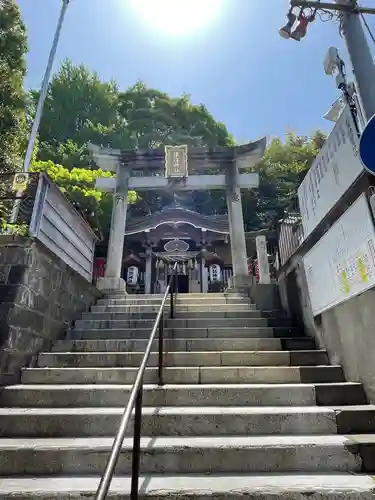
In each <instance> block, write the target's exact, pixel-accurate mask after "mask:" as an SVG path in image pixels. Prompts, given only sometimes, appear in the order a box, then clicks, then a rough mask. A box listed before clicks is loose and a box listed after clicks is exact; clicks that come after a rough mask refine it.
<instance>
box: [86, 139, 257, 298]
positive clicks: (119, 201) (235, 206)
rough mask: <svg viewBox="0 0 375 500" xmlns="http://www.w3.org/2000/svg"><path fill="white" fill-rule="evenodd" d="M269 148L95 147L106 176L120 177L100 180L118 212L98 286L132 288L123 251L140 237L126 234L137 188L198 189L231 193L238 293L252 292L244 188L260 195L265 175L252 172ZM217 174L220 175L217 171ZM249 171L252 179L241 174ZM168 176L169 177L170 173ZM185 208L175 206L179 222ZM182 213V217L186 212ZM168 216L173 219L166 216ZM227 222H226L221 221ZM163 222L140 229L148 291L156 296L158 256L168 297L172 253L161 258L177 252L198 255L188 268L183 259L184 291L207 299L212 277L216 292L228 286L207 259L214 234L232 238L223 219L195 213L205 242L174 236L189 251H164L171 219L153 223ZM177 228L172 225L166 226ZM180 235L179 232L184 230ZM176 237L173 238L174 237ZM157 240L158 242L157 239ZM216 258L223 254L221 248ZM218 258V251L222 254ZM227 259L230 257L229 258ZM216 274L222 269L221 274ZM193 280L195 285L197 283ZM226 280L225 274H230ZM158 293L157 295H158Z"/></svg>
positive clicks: (191, 215) (229, 221) (229, 218)
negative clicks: (161, 229)
mask: <svg viewBox="0 0 375 500" xmlns="http://www.w3.org/2000/svg"><path fill="white" fill-rule="evenodd" d="M265 147H266V139H265V138H263V139H260V140H258V141H255V142H251V143H249V144H243V145H241V146H236V147H231V148H220V147H217V148H200V147H198V148H197V147H193V146H189V147H188V146H187V145H180V146H165V147H164V148H160V149H150V150H146V151H141V150H137V151H120V150H110V149H105V148H101V147H98V146H94V145H92V144H91V145H89V149H90V150H91V153H92V155H93V158H94V160H95V163H96V165H97V166H98V167H99V168H102V169H103V170H109V171H112V172H116V177H105V178H98V179H97V181H96V187H97V188H98V189H99V190H101V191H110V192H113V210H112V221H111V227H110V238H109V245H108V255H107V262H106V269H105V275H104V277H103V278H101V279H100V280H98V283H97V286H98V288H99V289H102V290H123V291H124V292H125V291H126V282H125V280H124V279H122V277H121V272H122V267H123V265H122V264H123V253H124V240H125V234H126V233H127V236H131V235H132V234H133V235H134V234H135V233H134V231H129V230H128V231H127V229H126V215H127V203H128V192H129V190H135V191H144V190H146V191H149V190H155V191H164V192H166V193H176V192H179V193H183V192H185V193H189V192H192V191H206V190H213V189H218V190H224V191H225V192H226V200H227V210H228V213H227V214H226V215H225V218H226V225H227V226H228V233H229V237H230V254H231V271H232V276H231V278H230V284H229V283H228V285H229V287H230V288H237V289H239V288H241V287H245V288H247V287H248V286H249V285H250V283H251V279H249V273H248V263H247V249H246V240H245V229H244V222H243V213H242V204H241V189H249V188H250V189H252V188H257V187H258V186H259V176H258V174H257V173H255V172H250V171H249V170H250V169H251V167H252V166H253V165H254V164H255V163H257V162H258V161H259V160H260V159H261V157H262V156H263V153H264V151H265ZM212 170H214V171H215V173H211V171H212ZM243 170H245V172H244V173H242V172H241V171H243ZM163 172H164V176H163V175H162V174H163ZM176 208H177V207H174V212H175V213H174V214H173V215H174V216H177V212H178V211H177V210H176ZM179 212H181V211H179ZM164 215H165V214H164ZM219 217H220V216H219ZM154 219H163V214H161V213H156V214H155V213H154V214H149V215H147V216H146V217H145V218H144V220H143V222H141V223H139V224H138V226H139V227H138V232H140V231H139V229H140V226H142V227H143V230H144V231H145V234H146V235H147V237H146V238H145V239H146V243H147V247H146V254H147V255H146V259H147V265H146V269H145V274H146V279H145V291H146V293H150V290H152V288H153V287H152V265H153V258H154V257H156V260H157V262H156V269H157V272H156V281H155V283H156V293H163V291H164V289H165V287H166V277H167V275H168V272H169V264H168V262H167V260H166V259H165V255H163V256H161V260H160V259H159V257H158V254H160V253H162V254H164V252H167V253H172V254H173V260H174V259H175V256H176V253H177V254H178V253H182V254H186V253H187V251H189V252H190V251H191V252H192V253H193V254H194V255H193V256H191V257H190V258H189V259H188V260H187V262H185V259H182V260H181V263H182V264H183V267H184V272H183V273H182V274H181V275H180V276H181V277H180V278H179V281H178V287H179V291H180V292H181V293H187V292H189V291H190V292H191V293H197V292H199V291H201V292H203V293H205V292H206V291H208V286H207V282H208V279H210V281H212V282H213V283H214V285H215V287H216V286H219V284H218V283H216V282H220V287H221V288H222V287H223V286H224V283H223V280H222V278H223V276H222V273H221V269H220V273H218V272H217V273H216V274H214V273H211V274H210V275H209V276H208V273H207V266H206V265H205V259H206V253H207V252H206V250H207V249H206V246H207V235H209V233H212V234H228V233H227V232H226V230H223V229H222V228H221V227H220V226H221V224H220V223H219V221H218V220H215V219H217V217H215V216H208V215H203V214H199V213H197V212H192V211H191V210H190V211H189V210H188V211H187V215H186V217H185V219H189V220H188V221H187V222H188V224H190V225H191V226H192V227H193V228H195V229H198V230H199V231H200V232H201V233H202V237H201V238H199V239H198V240H197V239H195V240H193V241H195V248H194V249H192V248H190V246H191V245H190V244H188V243H187V242H186V241H185V237H184V238H182V235H181V234H176V235H174V237H173V236H172V240H171V245H172V246H173V245H175V246H176V245H177V246H181V245H182V246H186V245H187V249H186V248H185V249H184V248H181V249H180V248H177V246H176V248H175V249H171V248H169V246H170V245H169V244H168V243H166V244H165V245H164V248H163V249H161V248H158V246H159V243H160V241H161V240H162V239H163V238H166V235H165V234H164V235H162V234H161V235H160V236H161V238H159V240H157V241H152V239H151V238H150V236H151V232H152V231H154V230H157V228H158V226H160V225H161V224H162V223H163V221H162V220H159V221H157V220H156V221H155V223H154V224H152V225H151V220H154ZM164 222H167V223H168V222H172V221H168V220H167V221H164ZM183 222H184V219H182V220H181V218H180V217H178V218H177V220H175V221H173V223H174V225H175V227H178V226H180V225H181V223H183ZM177 232H179V231H177ZM168 239H169V237H168ZM155 240H156V238H155ZM214 250H215V252H216V249H214ZM215 252H214V253H215ZM221 260H222V259H221ZM215 269H216V268H215ZM189 274H190V281H189ZM223 275H224V273H223ZM151 293H152V292H151Z"/></svg>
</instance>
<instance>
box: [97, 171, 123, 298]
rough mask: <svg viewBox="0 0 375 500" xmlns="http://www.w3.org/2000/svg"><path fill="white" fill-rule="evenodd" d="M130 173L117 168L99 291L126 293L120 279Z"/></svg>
mask: <svg viewBox="0 0 375 500" xmlns="http://www.w3.org/2000/svg"><path fill="white" fill-rule="evenodd" d="M129 177H130V173H129V171H128V169H126V168H124V167H123V166H121V165H118V166H117V175H116V191H115V193H114V195H113V209H112V221H111V229H110V234H109V243H108V253H107V262H106V269H105V274H104V278H100V279H99V280H98V288H99V289H100V290H121V291H124V292H125V291H126V283H125V280H124V279H123V278H122V277H121V269H122V257H123V252H124V239H125V227H126V212H127V207H128V185H129Z"/></svg>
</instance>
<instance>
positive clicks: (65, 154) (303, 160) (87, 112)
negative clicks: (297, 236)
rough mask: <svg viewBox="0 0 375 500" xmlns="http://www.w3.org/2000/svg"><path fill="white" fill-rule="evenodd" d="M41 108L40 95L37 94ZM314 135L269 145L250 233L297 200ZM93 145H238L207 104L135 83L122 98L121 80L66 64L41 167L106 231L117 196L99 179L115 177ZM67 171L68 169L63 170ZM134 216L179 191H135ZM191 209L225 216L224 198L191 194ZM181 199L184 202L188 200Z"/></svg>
mask: <svg viewBox="0 0 375 500" xmlns="http://www.w3.org/2000/svg"><path fill="white" fill-rule="evenodd" d="M31 95H32V100H33V102H34V105H35V103H36V102H37V98H38V93H37V92H35V91H34V92H32V94H31ZM324 139H325V138H324V135H323V134H322V133H321V132H316V133H315V134H314V135H313V136H312V137H311V138H308V137H300V136H297V135H295V134H292V133H290V134H288V135H287V137H286V141H285V142H282V141H281V140H280V139H274V140H273V141H271V143H270V145H269V148H268V150H267V152H266V154H265V156H264V158H263V159H262V161H261V162H260V163H259V165H257V166H256V168H255V170H256V171H258V172H259V173H260V187H259V190H257V191H254V190H249V191H246V192H244V193H243V208H244V218H245V224H246V229H247V230H257V229H260V228H265V227H270V226H271V225H272V224H274V222H275V220H277V219H278V218H280V217H282V215H283V214H284V212H285V209H286V208H287V207H288V205H290V203H292V202H293V201H294V200H295V197H296V191H297V187H298V185H299V183H300V182H301V180H302V178H303V176H304V174H305V172H306V171H307V170H308V168H309V167H310V165H311V163H312V161H313V159H314V158H315V156H316V154H317V152H318V150H319V149H320V147H321V146H322V144H323V142H324ZM88 142H92V143H94V144H98V145H101V146H105V147H112V148H118V149H124V150H126V149H148V148H153V147H158V146H160V145H163V144H188V145H195V146H206V147H215V146H224V147H225V146H234V145H235V141H234V139H233V137H232V136H231V135H230V134H229V133H228V131H227V129H226V127H225V125H224V124H223V123H220V122H216V121H215V119H214V118H213V116H212V115H211V114H210V113H209V112H208V110H207V109H206V107H205V106H204V105H203V104H199V105H194V104H193V103H192V102H191V100H190V97H189V96H188V95H182V96H180V97H173V98H172V97H170V96H169V95H168V94H166V93H164V92H161V91H160V90H157V89H153V88H149V87H147V86H146V85H145V84H144V83H142V82H137V83H136V84H135V85H133V86H131V87H130V88H128V89H127V90H125V91H124V92H121V91H120V90H119V89H118V86H117V84H116V82H114V81H111V82H103V81H102V80H101V79H100V78H99V76H98V74H97V73H92V72H90V71H89V70H88V69H87V68H86V67H85V66H83V65H80V66H75V65H73V64H72V63H71V62H70V61H68V60H66V61H64V63H63V64H62V66H61V68H60V70H59V71H58V72H57V73H56V74H55V76H54V77H53V79H52V81H51V83H50V85H49V89H48V94H47V99H46V105H45V111H44V115H43V119H42V123H41V127H40V134H39V149H38V158H39V162H35V161H34V167H33V168H34V169H36V170H44V171H46V172H48V174H49V175H50V176H51V177H52V179H53V180H54V181H55V182H57V184H59V185H60V186H61V188H62V189H63V191H64V192H65V194H66V195H67V196H68V198H69V199H70V200H71V201H72V202H74V203H75V204H76V205H78V206H79V207H80V208H81V210H83V211H84V212H85V213H87V214H89V213H95V214H96V215H97V218H96V221H95V223H94V225H95V226H96V227H97V228H102V229H103V232H104V233H106V231H107V230H108V227H109V223H110V217H111V204H112V197H111V196H110V195H106V194H102V193H99V192H98V191H97V190H95V188H94V185H95V179H96V178H97V177H100V176H110V175H111V174H110V173H107V172H103V171H100V170H95V167H94V165H93V164H92V162H91V160H90V156H89V154H88V150H87V143H88ZM62 165H63V166H62ZM129 196H130V198H129V201H130V202H131V206H130V211H131V213H132V214H133V215H134V214H137V215H147V214H149V213H151V212H154V211H156V210H160V209H161V208H163V207H164V206H165V205H166V204H168V203H170V202H171V201H172V200H173V193H166V192H155V191H150V192H148V193H147V192H142V193H139V194H138V196H137V195H136V194H135V193H131V194H130V195H129ZM187 197H188V198H189V200H188V201H189V203H190V206H191V208H193V209H196V210H198V211H200V212H202V213H206V214H215V213H225V212H226V210H227V209H226V197H225V193H224V192H219V191H213V192H194V193H188V194H187ZM175 198H178V199H180V201H181V202H182V203H184V204H185V203H186V201H187V198H186V195H183V194H181V193H179V194H178V195H177V196H176V195H175Z"/></svg>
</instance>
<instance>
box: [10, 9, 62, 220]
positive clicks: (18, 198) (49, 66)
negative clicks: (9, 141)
mask: <svg viewBox="0 0 375 500" xmlns="http://www.w3.org/2000/svg"><path fill="white" fill-rule="evenodd" d="M69 2H70V0H62V5H61V10H60V16H59V20H58V22H57V27H56V31H55V36H54V38H53V42H52V47H51V50H50V53H49V57H48V62H47V67H46V70H45V73H44V77H43V81H42V87H41V90H40V96H39V101H38V106H37V108H36V112H35V117H34V120H33V125H32V127H31V132H30V137H29V141H28V144H27V150H26V154H25V159H24V162H23V171H24V172H25V173H27V172H28V171H29V168H30V163H31V158H32V155H33V151H34V147H35V141H36V138H37V136H38V131H39V125H40V120H41V118H42V115H43V108H44V102H45V100H46V96H47V91H48V84H49V80H50V78H51V73H52V66H53V63H54V60H55V56H56V50H57V46H58V43H59V39H60V34H61V28H62V25H63V23H64V18H65V14H66V10H67V8H68V4H69ZM21 195H22V193H21V192H17V195H16V199H15V202H14V204H13V208H12V212H11V215H10V221H9V222H10V223H11V224H14V223H15V222H16V220H17V217H18V213H19V210H20V204H21Z"/></svg>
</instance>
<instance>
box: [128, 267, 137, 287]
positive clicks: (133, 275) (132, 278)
mask: <svg viewBox="0 0 375 500" xmlns="http://www.w3.org/2000/svg"><path fill="white" fill-rule="evenodd" d="M138 274H139V269H138V267H137V266H130V267H128V272H127V277H126V282H127V284H128V285H130V286H135V285H136V284H137V281H138Z"/></svg>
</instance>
